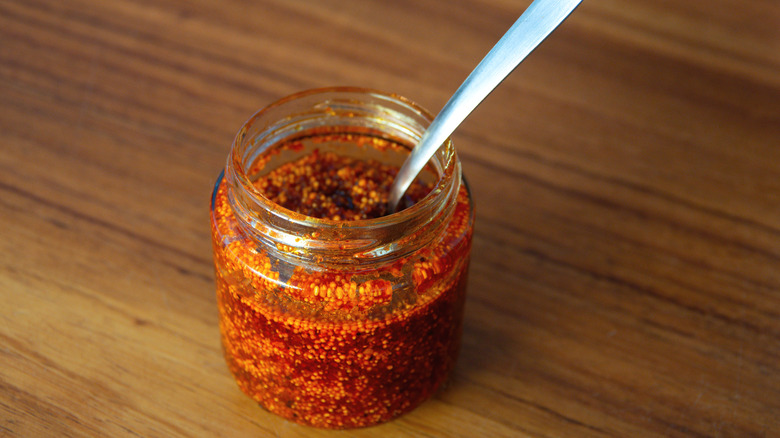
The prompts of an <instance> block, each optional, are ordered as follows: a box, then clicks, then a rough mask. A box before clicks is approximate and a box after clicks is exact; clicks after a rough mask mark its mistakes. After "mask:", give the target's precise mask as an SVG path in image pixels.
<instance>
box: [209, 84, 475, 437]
mask: <svg viewBox="0 0 780 438" xmlns="http://www.w3.org/2000/svg"><path fill="white" fill-rule="evenodd" d="M430 121H431V116H430V114H429V113H427V112H426V111H425V110H423V109H422V108H420V107H419V106H417V105H415V104H414V103H412V102H410V101H409V100H406V99H404V98H402V97H399V96H396V95H391V94H385V93H381V92H377V91H373V90H366V89H358V88H328V89H319V90H311V91H305V92H302V93H298V94H295V95H293V96H290V97H287V98H285V99H282V100H280V101H278V102H276V103H274V104H272V105H270V106H268V107H267V108H265V109H263V110H261V111H259V112H258V113H256V114H255V115H254V116H253V117H252V118H250V119H249V120H248V121H247V122H246V123H245V125H244V126H243V127H242V128H241V130H240V131H239V132H238V134H237V136H236V138H235V141H234V143H233V146H232V149H231V151H230V154H229V157H228V160H227V166H226V168H225V170H224V172H223V173H222V174H221V175H220V177H219V179H218V180H217V182H216V185H215V188H214V193H213V196H212V201H211V227H212V237H213V245H214V262H215V267H216V283H217V302H218V308H219V317H220V330H221V336H222V343H223V348H224V354H225V358H226V361H227V364H228V367H229V368H230V371H231V372H232V373H233V375H234V376H235V378H236V381H237V382H238V385H239V387H240V388H241V389H242V390H243V391H244V392H245V393H246V394H248V395H249V396H251V397H253V398H254V399H255V400H257V401H258V402H259V403H260V404H261V405H262V406H263V407H265V408H266V409H267V410H269V411H271V412H273V413H275V414H278V415H280V416H282V417H285V418H288V419H290V420H292V421H295V422H298V423H302V424H307V425H310V426H315V427H321V428H332V429H336V428H352V427H363V426H370V425H374V424H378V423H382V422H385V421H388V420H390V419H392V418H395V417H397V416H399V415H401V414H403V413H405V412H408V411H410V410H412V409H413V408H415V407H416V406H417V405H419V404H420V403H421V402H423V401H424V400H426V399H427V398H429V397H430V396H431V395H432V394H434V393H435V391H436V390H437V389H438V388H439V387H440V386H441V385H442V383H443V382H444V381H445V380H446V378H447V376H448V374H449V372H450V370H451V369H452V367H453V365H454V363H455V359H456V357H457V353H458V349H459V344H460V336H461V328H462V318H463V303H464V298H465V289H466V278H467V271H468V264H469V254H470V248H471V236H472V226H473V220H474V209H473V204H472V200H471V196H470V194H469V191H468V188H467V186H466V185H465V183H464V181H463V179H462V176H461V166H460V161H459V160H458V158H457V155H456V153H455V149H454V147H453V145H452V143H451V142H450V141H449V140H448V141H447V142H446V143H445V144H444V145H442V147H441V148H440V150H439V151H438V152H437V154H436V155H435V157H434V158H432V160H431V162H430V163H429V165H428V167H427V168H426V171H425V172H423V175H422V176H421V178H422V179H423V182H425V181H426V178H427V184H428V185H429V187H430V192H429V193H428V194H427V195H425V196H424V197H423V198H421V199H419V200H417V202H416V203H414V204H413V205H411V206H408V207H407V208H405V209H403V210H400V211H398V212H396V213H394V214H390V215H385V216H381V217H377V218H372V219H359V220H340V219H339V218H338V217H336V218H315V217H311V216H306V215H304V214H301V213H297V212H296V211H293V210H290V209H287V208H285V207H282V206H281V205H279V204H277V203H275V202H273V201H271V200H270V199H269V198H268V197H267V196H266V194H265V193H264V192H263V191H261V190H260V188H259V187H258V185H257V181H258V179H260V178H262V177H263V176H264V175H268V174H269V172H272V171H274V170H279V169H288V170H287V172H290V173H295V172H298V173H300V172H303V170H301V167H300V166H297V167H290V166H289V165H288V167H282V166H285V164H287V163H290V162H293V161H295V160H296V159H299V158H300V157H305V156H311V154H322V153H335V154H338V155H339V156H349V157H352V158H354V159H356V160H377V161H379V162H381V163H384V164H388V165H390V166H394V168H396V169H397V167H400V164H401V163H402V162H403V160H404V159H405V157H406V156H407V155H408V151H409V150H410V149H411V148H412V147H413V145H415V144H416V143H417V142H418V141H419V139H420V136H421V135H422V133H423V132H424V131H425V129H426V127H427V126H428V124H429V123H430ZM314 158H315V159H316V158H317V157H316V156H315V157H314ZM296 169H297V170H296ZM356 190H357V189H356ZM372 195H373V194H372ZM302 202H307V201H306V200H304V201H302Z"/></svg>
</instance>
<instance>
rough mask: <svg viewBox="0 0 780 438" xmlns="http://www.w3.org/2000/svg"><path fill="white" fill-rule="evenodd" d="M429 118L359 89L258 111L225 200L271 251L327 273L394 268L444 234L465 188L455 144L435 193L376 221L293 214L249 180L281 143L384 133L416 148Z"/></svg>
mask: <svg viewBox="0 0 780 438" xmlns="http://www.w3.org/2000/svg"><path fill="white" fill-rule="evenodd" d="M431 119H432V117H431V115H430V114H429V113H427V112H426V111H425V110H424V109H422V108H420V107H419V106H417V105H415V104H414V103H412V102H409V101H408V100H406V99H403V98H401V97H398V96H394V95H388V94H384V93H381V92H376V91H373V90H365V89H357V88H329V89H318V90H311V91H305V92H302V93H299V94H296V95H293V96H290V97H288V98H285V99H283V100H281V101H278V102H276V103H274V104H272V105H270V106H269V107H267V108H265V109H263V110H261V111H259V112H258V113H256V114H255V115H254V116H252V117H251V118H250V119H249V120H248V121H247V122H246V123H245V124H244V126H243V127H242V128H241V129H240V130H239V132H238V134H237V135H236V138H235V140H234V142H233V147H232V149H231V152H230V155H229V157H228V162H227V166H226V169H225V179H226V181H225V182H226V184H227V191H228V192H227V194H228V199H229V202H230V205H231V207H232V209H233V213H234V215H235V217H236V219H237V222H238V224H239V226H240V228H241V229H242V230H243V232H244V233H245V235H246V236H248V237H249V238H250V239H252V240H253V241H254V242H256V243H257V245H258V246H259V247H260V248H261V249H262V250H264V251H266V252H268V253H272V254H275V255H276V256H277V257H279V258H283V259H287V261H289V262H291V263H295V264H311V265H315V266H323V267H324V266H328V267H335V266H355V265H367V266H369V265H376V264H381V263H386V262H392V261H394V260H397V259H399V258H402V257H404V256H406V255H408V254H410V253H412V252H414V251H417V250H419V249H420V248H422V247H424V246H426V245H429V244H431V243H432V242H434V241H435V240H436V239H439V238H441V236H442V235H443V233H444V230H445V228H446V226H447V224H448V223H449V219H450V218H451V216H452V212H453V210H454V208H455V204H456V200H457V194H458V190H459V189H460V183H461V168H460V162H459V160H458V158H457V155H456V153H455V149H454V147H453V145H452V143H451V141H450V140H447V141H446V142H445V143H444V144H443V145H442V147H441V148H440V149H439V151H437V153H436V154H435V156H434V157H433V158H432V159H431V162H430V163H429V166H428V167H429V169H430V170H431V171H432V172H433V173H434V176H435V182H434V183H433V188H432V190H431V191H430V193H429V194H428V195H427V196H425V197H424V198H423V199H421V200H420V201H418V202H417V203H415V204H414V205H412V206H411V207H409V208H406V209H404V210H401V211H399V212H396V213H393V214H390V215H387V216H382V217H379V218H376V219H366V220H355V221H336V220H329V219H319V218H313V217H310V216H306V215H303V214H300V213H297V212H294V211H291V210H288V209H286V208H283V207H281V206H279V205H278V204H276V203H274V202H273V201H271V200H269V199H268V198H267V197H265V196H264V195H263V193H262V192H260V191H259V190H258V189H257V187H256V186H255V185H254V184H253V182H252V181H253V177H254V176H255V175H251V174H249V169H252V171H253V172H254V171H256V167H257V162H258V161H260V162H263V161H264V160H266V159H267V158H268V157H269V156H270V155H271V154H272V152H273V151H274V149H275V148H276V147H278V146H279V145H281V144H284V143H287V142H289V141H293V140H296V139H298V138H302V137H305V136H307V135H310V134H311V133H312V132H315V131H316V130H322V129H323V128H324V129H327V130H328V131H330V132H333V133H338V134H356V135H367V134H368V133H371V135H381V136H383V137H384V138H390V139H392V140H393V141H394V142H395V143H397V144H400V145H402V146H403V147H405V148H406V149H407V150H411V149H412V148H413V146H414V145H415V144H417V142H418V141H419V139H420V137H421V136H422V134H423V132H424V131H425V129H426V128H427V127H428V125H429V124H430V121H431ZM266 165H267V164H266ZM265 170H267V169H265Z"/></svg>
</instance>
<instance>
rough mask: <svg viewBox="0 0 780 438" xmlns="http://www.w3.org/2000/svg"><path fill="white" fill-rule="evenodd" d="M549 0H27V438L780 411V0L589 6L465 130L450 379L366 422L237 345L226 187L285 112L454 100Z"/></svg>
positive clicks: (692, 424)
mask: <svg viewBox="0 0 780 438" xmlns="http://www.w3.org/2000/svg"><path fill="white" fill-rule="evenodd" d="M528 3H529V2H528V1H519V2H510V1H500V0H482V1H477V0H468V1H460V2H439V1H433V0H425V1H403V2H379V1H373V2H365V1H352V2H344V1H336V0H324V1H323V0H317V1H283V0H269V1H253V2H249V1H236V0H234V1H225V2H186V1H167V2H165V1H164V2H159V1H152V0H138V1H127V0H111V1H100V2H97V1H79V0H76V1H66V2H62V1H55V0H24V1H7V0H5V1H0V152H1V153H0V245H1V246H2V253H1V254H2V255H0V435H10V436H70V435H76V436H150V437H151V436H196V437H202V436H225V437H233V436H272V435H279V436H331V435H334V436H449V437H452V436H463V437H476V436H490V437H499V436H539V437H553V436H565V437H588V436H594V437H602V436H610V437H640V436H695V437H700V436H738V437H749V436H757V437H764V436H766V437H769V436H779V435H780V3H778V2H776V1H774V0H756V1H751V2H742V1H736V0H716V1H712V2H700V1H693V0H687V1H678V2H666V1H659V0H641V1H640V0H629V1H627V2H626V1H621V2H618V1H613V0H603V1H594V0H591V1H586V2H585V4H583V5H582V6H581V7H580V8H579V9H578V10H577V11H575V13H574V15H573V16H572V17H570V19H569V20H567V21H566V22H565V23H564V25H563V26H562V27H561V28H560V29H559V31H557V32H556V33H555V34H553V35H552V36H551V37H550V38H549V39H548V40H547V41H546V42H545V43H544V44H543V45H542V46H541V47H540V48H539V49H538V51H536V52H535V53H533V54H532V55H531V56H530V57H529V59H528V60H527V61H526V63H524V64H523V65H521V66H520V67H519V68H518V69H517V70H516V71H515V73H514V74H513V76H512V77H510V78H509V79H508V80H507V81H506V82H504V84H503V85H502V86H501V87H500V88H499V90H498V91H497V92H496V93H494V94H493V95H491V96H490V97H489V98H488V99H487V100H486V101H485V103H484V104H483V106H481V107H480V108H479V109H477V111H475V113H474V114H473V115H472V117H471V118H470V119H468V120H467V121H466V123H465V124H464V125H463V126H462V127H461V128H460V130H459V131H458V132H457V133H456V135H455V142H456V145H457V147H458V150H459V153H460V156H461V159H462V161H463V165H464V168H465V172H466V174H467V176H468V178H469V179H470V182H471V185H472V188H473V191H474V193H475V197H476V200H477V206H478V212H477V217H478V219H477V229H476V234H475V237H474V248H473V261H472V265H471V275H470V285H469V296H468V300H467V304H466V321H465V329H464V338H463V347H462V352H461V355H460V359H459V363H458V365H457V367H456V370H455V372H454V376H453V377H452V379H451V381H450V383H449V384H448V386H447V387H446V388H445V389H444V390H442V391H441V392H440V393H439V394H437V396H436V397H435V398H434V399H432V400H431V401H429V402H427V403H425V404H424V405H423V406H421V407H420V408H418V409H417V410H416V411H414V412H412V413H411V414H409V415H406V416H404V417H402V418H400V419H398V420H396V421H393V422H391V423H388V424H385V425H382V426H379V427H376V428H371V429H364V430H358V431H351V432H341V433H338V432H329V431H321V430H315V429H309V428H306V427H303V426H299V425H296V424H292V423H289V422H287V421H285V420H282V419H280V418H277V417H275V416H273V415H271V414H268V413H267V412H265V411H264V410H263V409H261V408H260V407H258V405H257V404H255V403H254V402H253V401H252V400H250V399H249V398H248V397H246V396H244V395H243V394H242V393H241V392H240V391H239V390H238V388H237V387H236V385H235V383H234V381H233V379H232V377H231V376H230V374H229V372H228V370H227V368H226V366H225V363H224V361H223V358H222V353H221V347H220V342H219V331H218V325H217V311H216V304H215V298H214V278H213V267H212V254H211V243H210V237H209V228H208V206H209V199H210V195H211V190H212V186H213V183H214V181H215V178H216V176H217V174H218V173H219V172H220V170H221V168H222V167H223V165H224V162H225V158H226V156H227V151H228V148H229V145H230V143H231V141H232V138H233V136H234V134H235V132H236V131H237V129H238V128H239V126H240V125H241V124H242V122H243V121H244V120H245V119H246V118H247V117H248V116H250V115H251V114H252V113H253V112H254V111H255V110H257V109H259V108H261V107H263V106H265V105H267V104H268V103H270V102H272V101H274V100H276V99H278V98H281V97H283V96H285V95H287V94H291V93H293V92H296V91H300V90H303V89H307V88H314V87H320V86H329V85H356V86H364V87H371V88H377V89H382V90H386V91H392V92H397V93H400V94H402V95H405V96H408V97H411V98H412V99H414V100H416V101H417V102H419V103H420V104H422V105H423V106H425V107H428V108H430V109H432V110H434V111H435V110H438V109H439V108H440V107H441V106H442V105H443V103H444V102H445V101H446V99H447V98H448V96H449V95H450V94H451V93H452V92H453V91H454V90H455V89H456V88H457V86H458V85H459V84H460V82H461V81H462V80H463V79H464V78H465V76H466V75H467V74H468V72H469V71H470V70H471V68H472V67H473V66H474V65H476V63H477V62H478V61H479V60H480V59H481V57H482V56H483V54H484V53H486V52H487V50H488V49H489V48H490V47H491V46H492V44H493V43H494V42H495V41H496V40H497V39H498V38H499V37H500V35H501V34H503V32H504V31H505V30H506V29H507V28H508V27H509V26H510V25H511V23H512V22H513V21H514V20H515V18H516V17H517V16H518V15H519V14H520V13H521V12H522V10H523V9H524V8H525V7H526V6H527V4H528Z"/></svg>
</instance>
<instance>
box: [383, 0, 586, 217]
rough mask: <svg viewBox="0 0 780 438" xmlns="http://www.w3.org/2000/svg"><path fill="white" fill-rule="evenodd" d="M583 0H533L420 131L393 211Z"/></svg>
mask: <svg viewBox="0 0 780 438" xmlns="http://www.w3.org/2000/svg"><path fill="white" fill-rule="evenodd" d="M581 1H582V0H535V1H534V2H533V3H531V5H530V6H528V9H526V10H525V12H523V14H522V15H521V16H520V18H518V19H517V21H516V22H515V24H513V25H512V27H510V28H509V30H508V31H507V32H506V33H505V34H504V36H503V37H501V39H500V40H498V42H497V43H496V45H495V46H493V48H492V49H491V50H490V52H489V53H488V54H487V55H486V56H485V58H484V59H483V60H482V62H480V63H479V65H477V68H475V69H474V71H473V72H471V74H470V75H469V76H468V77H467V78H466V80H465V81H464V82H463V84H462V85H461V86H460V88H458V90H457V91H455V94H453V95H452V97H451V98H450V100H449V101H448V102H447V104H445V105H444V108H442V110H441V112H439V114H438V115H437V116H436V118H434V119H433V121H432V122H431V125H430V126H429V127H428V129H427V130H426V131H425V133H423V136H422V138H421V139H420V143H418V144H417V146H415V148H414V149H413V150H412V153H411V154H409V157H408V158H407V159H406V161H405V162H404V164H403V166H401V169H400V170H399V171H398V175H397V176H396V177H395V181H394V182H393V187H392V189H391V190H390V197H389V200H388V205H387V208H388V212H390V213H393V212H395V209H396V208H397V207H398V203H399V201H400V200H401V197H402V196H403V194H404V193H405V192H406V189H408V188H409V185H410V184H411V183H412V181H414V179H415V178H416V177H417V174H418V173H420V171H421V170H422V169H423V167H425V164H426V163H428V160H430V159H431V157H432V156H433V154H434V153H436V151H437V150H438V149H439V147H440V146H441V145H442V143H444V141H445V140H446V139H447V138H448V137H449V136H450V135H451V134H452V133H453V132H454V131H455V128H457V127H458V126H459V125H460V124H461V122H463V120H464V119H465V118H466V117H467V116H468V115H469V114H471V112H472V111H473V110H474V108H476V107H477V106H478V105H479V104H480V103H482V101H483V100H484V99H485V97H487V95H488V94H490V92H492V91H493V89H494V88H496V87H497V86H498V84H500V83H501V81H503V80H504V78H506V77H507V76H509V74H510V73H512V71H513V70H514V69H515V67H517V65H518V64H520V62H522V61H523V59H525V57H526V56H528V54H529V53H531V51H533V50H534V49H535V48H536V46H538V45H539V44H540V43H541V42H542V41H544V39H545V38H547V35H549V34H550V33H552V31H553V30H555V28H556V27H558V25H559V24H561V22H562V21H563V20H564V19H565V18H566V17H568V16H569V14H571V13H572V11H574V9H575V8H576V7H577V6H578V5H579V4H580V2H581Z"/></svg>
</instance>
